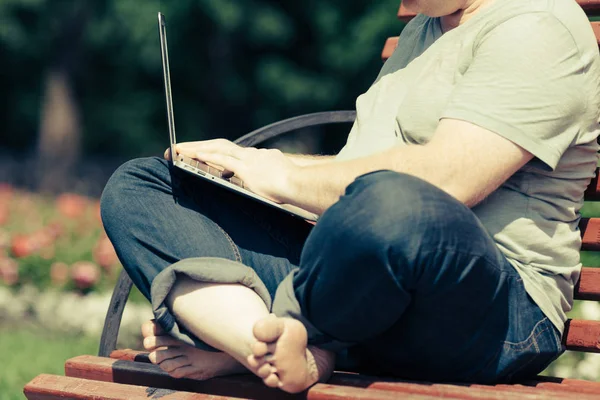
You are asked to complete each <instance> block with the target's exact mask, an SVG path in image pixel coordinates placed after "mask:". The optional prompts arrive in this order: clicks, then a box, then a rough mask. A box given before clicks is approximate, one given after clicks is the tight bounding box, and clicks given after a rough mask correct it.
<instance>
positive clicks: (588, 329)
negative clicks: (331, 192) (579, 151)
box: [381, 0, 600, 353]
mask: <svg viewBox="0 0 600 400" xmlns="http://www.w3.org/2000/svg"><path fill="white" fill-rule="evenodd" d="M577 3H579V5H580V6H581V8H583V10H584V11H585V12H586V14H587V15H588V16H590V17H600V0H578V1H577ZM413 17H415V14H413V13H411V12H409V11H408V10H407V9H406V8H405V7H404V6H403V5H402V4H401V5H400V9H399V11H398V18H399V19H400V20H401V21H404V22H408V21H410V20H411V19H412V18H413ZM590 23H591V24H592V28H593V30H594V33H595V34H596V40H597V41H598V46H599V47H600V21H591V22H590ZM397 46H398V37H391V38H388V39H387V41H386V43H385V46H384V48H383V51H382V54H381V57H382V59H383V60H384V61H385V60H387V59H388V58H389V57H390V56H391V55H392V53H393V52H394V50H395V49H396V47H397ZM599 172H600V169H596V177H595V178H594V179H593V180H592V182H591V183H590V185H589V187H588V189H587V191H586V192H585V200H586V201H600V181H599V179H598V174H599ZM579 229H580V232H581V236H582V247H581V250H587V251H600V218H582V220H581V222H580V224H579ZM575 299H577V300H592V301H600V268H590V267H584V268H583V269H582V271H581V277H580V279H579V282H578V283H577V285H576V287H575ZM563 343H564V344H565V346H566V348H567V349H568V350H575V351H583V352H590V353H600V321H586V320H577V319H573V320H569V321H567V323H566V325H565V334H564V335H563Z"/></svg>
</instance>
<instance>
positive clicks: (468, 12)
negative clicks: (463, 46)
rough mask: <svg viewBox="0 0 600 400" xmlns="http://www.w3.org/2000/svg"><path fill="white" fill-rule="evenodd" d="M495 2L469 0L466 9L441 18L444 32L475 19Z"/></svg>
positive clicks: (491, 0) (490, 0)
mask: <svg viewBox="0 0 600 400" xmlns="http://www.w3.org/2000/svg"><path fill="white" fill-rule="evenodd" d="M494 1H495V0H469V1H467V2H466V4H465V7H464V8H461V9H460V10H458V11H456V12H455V13H453V14H450V15H446V16H443V17H441V18H440V19H441V23H442V31H443V32H444V33H445V32H448V31H449V30H452V29H454V28H456V27H457V26H459V25H462V24H464V23H465V22H467V21H468V20H469V19H471V18H473V16H474V15H475V14H477V13H478V12H479V11H481V10H482V9H484V8H485V7H487V6H488V5H490V4H492V3H493V2H494Z"/></svg>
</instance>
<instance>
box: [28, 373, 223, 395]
mask: <svg viewBox="0 0 600 400" xmlns="http://www.w3.org/2000/svg"><path fill="white" fill-rule="evenodd" d="M23 393H24V394H25V396H26V397H27V398H28V399H29V400H49V399H73V400H79V399H81V400H84V399H105V400H148V399H161V400H227V399H231V400H234V399H233V398H229V397H221V396H213V395H207V394H202V393H187V392H179V391H178V392H174V391H172V390H168V389H157V388H152V387H148V386H132V385H122V384H119V383H112V382H101V381H92V380H87V379H79V378H71V377H67V376H58V375H49V374H41V375H38V376H37V377H35V378H34V379H33V380H31V382H29V383H28V384H27V385H25V388H24V389H23Z"/></svg>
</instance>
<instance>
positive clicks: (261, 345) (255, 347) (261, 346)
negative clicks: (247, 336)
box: [252, 342, 269, 357]
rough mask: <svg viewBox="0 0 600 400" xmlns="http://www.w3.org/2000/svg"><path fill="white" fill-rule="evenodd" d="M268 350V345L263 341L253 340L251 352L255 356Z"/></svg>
mask: <svg viewBox="0 0 600 400" xmlns="http://www.w3.org/2000/svg"><path fill="white" fill-rule="evenodd" d="M268 352H269V346H268V345H267V344H266V343H265V342H254V343H253V344H252V354H254V356H255V357H263V356H264V355H265V354H267V353H268Z"/></svg>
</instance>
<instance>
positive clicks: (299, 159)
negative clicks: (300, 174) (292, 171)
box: [285, 153, 335, 167]
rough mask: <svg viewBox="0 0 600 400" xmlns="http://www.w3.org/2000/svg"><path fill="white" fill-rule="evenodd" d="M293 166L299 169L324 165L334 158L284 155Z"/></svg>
mask: <svg viewBox="0 0 600 400" xmlns="http://www.w3.org/2000/svg"><path fill="white" fill-rule="evenodd" d="M285 155H286V157H287V158H289V159H290V161H292V162H293V163H294V164H296V165H297V166H299V167H308V166H311V165H318V164H325V163H328V162H331V161H333V160H334V159H335V156H322V155H309V154H289V153H286V154H285Z"/></svg>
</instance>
